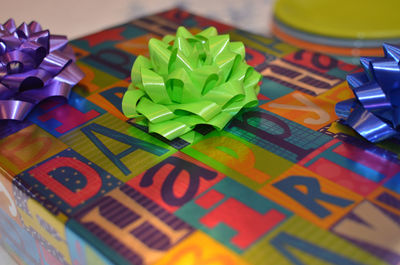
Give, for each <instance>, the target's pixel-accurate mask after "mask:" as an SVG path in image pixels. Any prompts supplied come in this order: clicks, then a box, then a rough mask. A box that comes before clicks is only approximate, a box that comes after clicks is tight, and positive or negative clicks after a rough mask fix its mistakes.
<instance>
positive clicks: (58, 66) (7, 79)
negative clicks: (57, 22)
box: [0, 19, 84, 120]
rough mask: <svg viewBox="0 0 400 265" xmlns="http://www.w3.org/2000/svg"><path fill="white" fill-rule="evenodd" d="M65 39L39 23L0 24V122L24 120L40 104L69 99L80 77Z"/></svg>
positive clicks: (11, 22) (9, 22)
mask: <svg viewBox="0 0 400 265" xmlns="http://www.w3.org/2000/svg"><path fill="white" fill-rule="evenodd" d="M74 61H75V56H74V53H73V51H72V49H71V47H69V46H68V39H67V37H66V36H61V35H50V32H49V31H48V30H42V27H41V26H40V24H39V23H37V22H35V21H32V22H31V23H30V24H29V25H27V24H26V23H22V24H21V25H20V26H19V27H16V25H15V22H14V20H13V19H9V20H8V21H7V22H6V23H4V24H0V120H5V119H11V120H23V119H24V118H25V117H26V115H27V114H28V113H29V112H30V111H31V110H32V109H33V107H34V106H35V105H36V104H38V103H39V102H40V101H42V100H44V99H46V98H48V97H52V96H63V97H66V98H67V97H68V96H69V93H70V90H71V88H72V87H73V86H74V85H75V84H76V83H78V82H79V81H80V80H81V79H82V78H83V75H84V74H83V72H82V71H81V70H80V69H79V68H78V67H77V66H76V64H75V63H74Z"/></svg>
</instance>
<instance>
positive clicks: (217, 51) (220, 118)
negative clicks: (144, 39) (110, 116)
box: [122, 27, 261, 140]
mask: <svg viewBox="0 0 400 265" xmlns="http://www.w3.org/2000/svg"><path fill="white" fill-rule="evenodd" d="M149 52H150V59H147V58H146V57H143V56H138V57H137V59H136V61H135V63H134V64H133V67H132V73H131V77H132V83H131V84H130V85H129V87H128V90H127V91H126V93H125V95H124V97H123V99H122V110H123V112H124V114H125V115H126V116H127V117H128V118H136V119H137V122H138V123H140V124H143V125H146V126H148V128H149V132H151V133H157V134H160V135H162V136H163V137H165V138H167V139H169V140H172V139H175V138H176V137H183V138H185V139H190V138H193V137H194V132H193V128H194V127H195V126H196V125H197V124H208V125H211V126H213V127H214V128H216V129H218V130H222V129H223V128H224V127H225V125H226V124H227V123H228V122H229V121H230V120H231V119H232V117H233V116H235V115H236V114H237V113H238V112H239V111H240V110H241V109H242V108H248V107H254V106H257V104H258V100H257V94H258V92H259V90H260V87H259V86H258V83H259V81H260V79H261V75H260V74H259V73H258V72H256V71H255V70H254V68H253V67H251V66H249V65H248V64H246V62H245V60H244V58H245V49H244V45H243V43H242V42H230V41H229V35H227V34H226V35H218V33H217V30H216V29H215V28H214V27H210V28H208V29H205V30H204V31H202V32H200V33H198V34H196V35H192V34H191V33H190V32H189V31H188V30H187V29H186V28H184V27H179V28H178V30H177V32H176V36H171V35H167V36H165V37H164V38H163V39H162V41H160V40H157V39H151V40H150V41H149ZM138 118H142V119H141V120H140V119H138Z"/></svg>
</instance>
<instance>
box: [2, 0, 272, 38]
mask: <svg viewBox="0 0 400 265" xmlns="http://www.w3.org/2000/svg"><path fill="white" fill-rule="evenodd" d="M3 1H4V2H6V0H3ZM273 2H274V0H236V1H232V0H231V1H229V0H218V1H216V0H201V1H198V0H168V1H165V0H111V1H102V0H97V1H96V0H80V1H79V0H67V1H60V0H34V1H32V0H18V1H7V2H6V4H5V5H4V3H3V4H2V6H1V8H0V23H4V22H5V21H6V20H7V19H8V18H10V17H12V18H14V19H15V20H16V23H17V25H19V24H20V23H21V22H23V21H25V22H30V21H31V20H37V21H38V22H39V23H40V24H42V26H43V27H44V28H48V29H50V30H51V33H53V34H62V35H67V36H68V38H69V39H73V38H77V37H80V36H84V35H86V34H88V33H93V32H94V31H98V30H101V29H105V28H108V27H110V26H112V25H116V24H121V23H124V22H127V21H129V20H132V19H135V18H138V17H141V16H144V15H149V14H152V13H156V12H160V11H163V10H167V9H170V8H173V7H177V6H178V7H181V8H184V9H186V10H188V11H191V12H192V13H195V14H198V15H203V16H206V17H208V18H213V19H216V20H218V21H221V22H225V23H228V24H231V25H235V26H236V27H238V28H241V29H246V30H249V31H252V32H255V33H259V34H263V35H265V34H268V32H269V23H270V22H271V20H272V19H271V14H272V6H273Z"/></svg>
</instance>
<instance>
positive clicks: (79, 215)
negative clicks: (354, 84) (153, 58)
mask: <svg viewBox="0 0 400 265" xmlns="http://www.w3.org/2000/svg"><path fill="white" fill-rule="evenodd" d="M180 25H183V26H185V27H187V28H188V29H189V30H190V31H191V32H193V33H197V32H200V31H201V30H202V29H203V28H206V27H209V26H214V27H216V28H217V30H218V31H219V34H229V36H230V39H231V41H241V42H243V43H244V44H245V46H246V60H247V62H248V64H250V65H251V66H253V67H255V69H256V70H257V71H259V72H260V73H262V75H263V78H262V81H261V83H260V94H259V95H258V99H259V105H258V106H257V107H255V108H252V109H248V110H246V111H242V112H240V113H239V114H238V115H237V116H235V118H234V119H233V120H232V121H231V122H230V123H229V124H228V126H227V127H226V128H225V129H224V130H223V131H221V132H217V131H213V130H211V129H210V128H207V127H202V126H200V127H196V128H195V129H194V130H195V132H196V137H195V138H194V139H193V140H192V141H191V142H189V141H188V139H186V140H185V139H182V138H178V139H175V140H173V141H167V140H165V139H162V138H160V137H159V136H157V135H152V134H149V133H148V132H147V128H146V127H143V126H138V125H137V124H136V123H135V120H130V119H128V118H126V117H125V116H124V115H123V114H122V111H121V110H122V109H121V102H122V97H123V94H124V92H125V91H126V89H127V86H128V84H129V83H130V82H131V80H130V70H131V66H132V63H133V61H134V60H135V58H136V56H139V55H145V56H147V55H148V49H147V42H148V41H149V39H150V38H159V39H161V38H162V37H163V36H165V35H166V34H174V33H175V31H176V29H177V28H178V27H179V26H180ZM71 46H72V48H73V49H74V51H75V53H76V55H77V58H78V62H77V64H78V65H79V67H80V68H81V69H82V71H84V73H85V75H86V76H85V78H84V79H83V80H82V81H81V82H80V83H79V84H78V85H77V86H75V87H74V89H73V91H72V92H71V96H70V99H69V100H68V101H66V100H65V99H59V98H52V99H48V100H46V101H45V102H42V103H41V104H40V105H39V106H37V107H36V108H35V109H34V111H33V112H32V113H31V114H30V115H29V116H28V117H27V119H26V120H25V121H23V122H13V121H0V244H1V245H2V246H3V247H4V248H5V249H6V250H7V251H8V252H9V253H10V255H11V256H12V257H13V258H14V259H15V260H16V262H17V263H19V264H34V265H90V264H96V265H122V264H123V265H128V264H134V265H150V264H154V265H167V264H180V265H233V264H237V265H239V264H240V265H264V264H266V265H268V264H271V265H276V264H284V265H305V264H336V265H361V264H371V265H372V264H378V265H381V264H382V265H384V264H386V265H388V264H393V265H398V264H400V247H399V246H400V221H399V220H400V160H399V155H400V141H398V140H390V141H386V142H382V143H379V144H377V145H375V144H371V143H369V142H366V141H364V140H363V139H362V138H360V137H358V136H357V134H356V133H354V132H353V131H352V130H351V129H349V128H347V127H346V126H344V125H342V124H341V123H340V121H339V120H338V117H337V116H336V115H335V113H334V106H335V104H336V102H339V101H342V100H345V99H348V98H350V97H352V93H351V90H350V89H349V87H348V86H347V83H346V81H345V79H346V75H347V74H348V73H352V72H357V71H359V70H360V67H359V66H357V65H352V64H348V63H345V62H342V61H341V60H339V59H337V58H334V57H331V56H329V55H325V54H320V53H317V52H311V51H308V50H304V49H298V48H296V47H293V46H290V45H288V44H286V43H283V42H280V41H278V40H277V39H273V38H267V37H262V36H258V35H255V34H252V33H249V32H245V31H242V30H239V29H235V28H233V27H231V26H228V25H224V24H222V23H219V22H217V21H212V20H209V19H207V18H204V17H200V16H196V15H193V14H190V13H188V12H186V11H183V10H179V9H173V10H169V11H166V12H163V13H160V14H155V15H151V16H147V17H144V18H140V19H136V20H134V21H131V22H128V23H126V24H123V25H118V26H116V27H113V28H110V29H106V30H103V31H100V32H97V33H94V34H91V35H88V36H85V37H82V38H80V39H77V40H73V41H71ZM0 263H1V262H0Z"/></svg>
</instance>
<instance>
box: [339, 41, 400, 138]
mask: <svg viewBox="0 0 400 265" xmlns="http://www.w3.org/2000/svg"><path fill="white" fill-rule="evenodd" d="M383 50H384V52H385V56H384V57H361V58H360V63H361V66H362V67H363V68H364V72H360V73H355V74H350V75H348V76H347V83H348V84H349V86H350V87H351V89H352V90H353V93H354V95H355V96H356V98H353V99H349V100H345V101H342V102H339V103H337V104H336V107H335V111H336V114H337V115H338V116H339V117H340V118H342V119H343V120H344V123H345V124H346V125H349V126H350V127H352V128H353V129H354V130H355V131H357V132H358V133H359V134H360V135H361V136H363V137H364V138H365V139H367V140H368V141H371V142H378V141H382V140H384V139H387V138H391V137H396V138H399V139H400V137H399V136H400V127H399V125H400V67H399V61H400V46H396V45H391V44H386V43H385V44H383Z"/></svg>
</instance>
